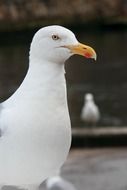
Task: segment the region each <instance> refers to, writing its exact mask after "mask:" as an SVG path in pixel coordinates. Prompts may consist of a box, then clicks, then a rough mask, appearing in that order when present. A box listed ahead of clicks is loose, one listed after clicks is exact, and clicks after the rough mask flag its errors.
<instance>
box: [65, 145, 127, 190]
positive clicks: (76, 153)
mask: <svg viewBox="0 0 127 190" xmlns="http://www.w3.org/2000/svg"><path fill="white" fill-rule="evenodd" d="M62 176H63V177H64V178H66V179H67V180H69V181H70V182H72V183H73V184H74V185H75V187H76V188H77V190H127V148H108V149H107V148H105V149H75V150H72V151H71V152H70V155H69V158H68V160H67V162H66V164H65V165H64V167H63V169H62Z"/></svg>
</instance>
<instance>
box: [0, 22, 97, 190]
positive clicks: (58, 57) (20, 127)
mask: <svg viewBox="0 0 127 190" xmlns="http://www.w3.org/2000/svg"><path fill="white" fill-rule="evenodd" d="M73 54H79V55H83V56H85V57H87V58H93V59H96V53H95V51H94V50H93V49H92V48H91V47H89V46H87V45H83V44H81V43H79V42H78V40H77V39H76V37H75V35H74V34H73V33H72V32H71V31H70V30H68V29H67V28H64V27H62V26H58V25H52V26H47V27H43V28H41V29H40V30H39V31H37V32H36V33H35V35H34V37H33V40H32V42H31V46H30V52H29V68H28V71H27V74H26V76H25V78H24V80H23V82H22V84H21V85H20V87H19V88H18V89H17V90H16V92H15V93H14V94H13V95H12V96H11V97H10V98H8V99H7V100H6V101H4V102H2V103H1V104H0V134H1V136H0V185H1V186H3V185H11V186H17V187H19V188H25V189H30V190H31V189H36V188H37V187H38V185H39V184H40V183H41V182H42V181H44V180H45V179H47V178H49V177H51V176H55V174H56V173H57V172H58V170H59V169H60V167H61V166H62V165H63V163H64V162H65V160H66V158H67V155H68V152H69V149H70V144H71V124H70V117H69V113H68V105H67V96H66V81H65V76H64V75H65V71H64V62H65V61H66V60H67V59H68V58H69V57H70V56H72V55H73Z"/></svg>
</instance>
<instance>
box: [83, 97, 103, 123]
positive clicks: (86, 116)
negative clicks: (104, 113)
mask: <svg viewBox="0 0 127 190" xmlns="http://www.w3.org/2000/svg"><path fill="white" fill-rule="evenodd" d="M81 119H82V121H84V122H85V123H86V124H87V125H91V126H95V125H96V124H97V122H98V121H99V119H100V111H99V108H98V106H97V105H96V104H95V102H94V97H93V94H91V93H87V94H86V95H85V97H84V105H83V108H82V111H81Z"/></svg>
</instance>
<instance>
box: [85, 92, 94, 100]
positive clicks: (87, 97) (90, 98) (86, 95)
mask: <svg viewBox="0 0 127 190" xmlns="http://www.w3.org/2000/svg"><path fill="white" fill-rule="evenodd" d="M84 99H85V101H93V99H94V97H93V94H91V93H87V94H85V97H84Z"/></svg>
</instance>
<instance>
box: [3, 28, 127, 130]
mask: <svg viewBox="0 0 127 190" xmlns="http://www.w3.org/2000/svg"><path fill="white" fill-rule="evenodd" d="M73 31H74V30H73ZM75 33H76V34H77V38H78V39H79V41H80V42H83V43H86V44H88V45H91V46H92V47H93V48H94V49H95V50H96V52H97V54H98V59H97V61H96V62H94V60H87V59H85V58H84V57H80V56H73V57H72V58H70V59H69V60H68V61H67V64H66V79H67V86H68V103H69V110H70V115H71V120H72V126H73V127H80V126H81V127H82V126H84V124H83V123H82V121H81V119H80V112H81V108H82V105H83V100H84V94H85V93H88V92H90V93H93V94H94V97H95V101H96V103H97V104H98V106H99V108H100V112H101V121H100V123H99V125H100V126H104V125H105V126H112V125H113V126H123V125H126V124H127V31H123V30H122V31H120V30H119V31H118V30H117V31H115V30H113V31H105V32H104V31H98V32H97V31H96V32H94V31H91V32H89V31H83V30H82V31H80V32H79V31H77V32H76V31H75ZM23 35H25V34H20V35H19V34H18V35H14V34H13V35H9V38H8V36H6V37H5V35H4V36H3V35H2V36H1V37H0V41H1V43H0V100H1V102H2V101H3V100H5V99H6V98H8V97H9V96H10V95H11V94H12V93H13V92H14V91H15V90H16V89H17V87H18V86H19V84H20V83H21V81H22V80H23V78H24V76H25V74H26V71H27V67H28V54H29V43H30V41H31V39H32V35H31V34H30V35H28V34H27V36H26V37H25V38H24V36H23Z"/></svg>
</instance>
